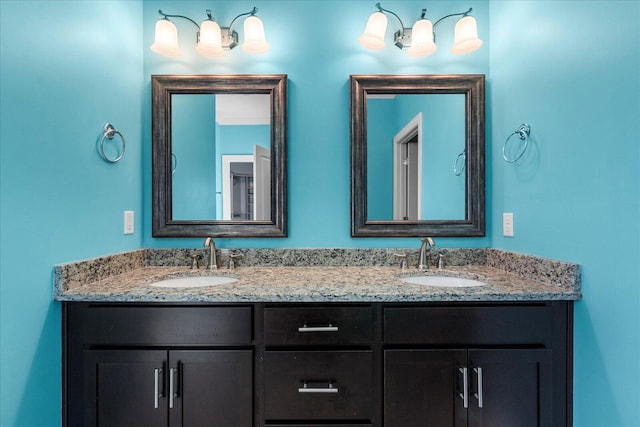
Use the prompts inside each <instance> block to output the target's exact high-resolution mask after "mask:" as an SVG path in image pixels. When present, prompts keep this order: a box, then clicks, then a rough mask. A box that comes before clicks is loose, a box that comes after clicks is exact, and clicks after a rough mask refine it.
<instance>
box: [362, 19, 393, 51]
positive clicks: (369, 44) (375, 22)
mask: <svg viewBox="0 0 640 427" xmlns="http://www.w3.org/2000/svg"><path fill="white" fill-rule="evenodd" d="M386 31H387V17H386V16H385V14H384V13H382V12H374V13H372V14H371V16H370V17H369V20H368V21H367V26H366V27H365V29H364V33H362V35H361V36H360V37H358V42H360V44H361V45H362V46H364V47H366V48H367V49H372V50H382V49H384V46H385V44H384V33H385V32H386Z"/></svg>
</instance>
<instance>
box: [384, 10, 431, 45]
mask: <svg viewBox="0 0 640 427" xmlns="http://www.w3.org/2000/svg"><path fill="white" fill-rule="evenodd" d="M376 7H377V8H378V10H379V11H380V12H382V13H385V12H386V13H388V14H390V15H393V16H394V17H395V18H396V19H397V20H398V23H399V24H400V35H401V37H404V24H403V23H402V19H400V17H399V16H398V15H397V14H395V13H394V12H392V11H390V10H388V9H384V8H383V7H382V6H380V3H376ZM422 10H423V11H424V12H425V13H426V11H427V10H426V9H422Z"/></svg>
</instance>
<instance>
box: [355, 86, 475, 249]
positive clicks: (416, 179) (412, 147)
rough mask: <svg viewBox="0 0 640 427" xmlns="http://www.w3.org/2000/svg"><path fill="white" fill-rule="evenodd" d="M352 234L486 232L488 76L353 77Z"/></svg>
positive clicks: (439, 234)
mask: <svg viewBox="0 0 640 427" xmlns="http://www.w3.org/2000/svg"><path fill="white" fill-rule="evenodd" d="M351 165H352V171H351V189H352V194H351V200H352V203H351V206H352V228H351V231H352V233H351V234H352V236H355V237H358V236H363V237H366V236H372V237H373V236H388V237H394V236H397V237H403V236H483V235H484V233H485V213H484V197H485V189H484V76H483V75H412V76H406V75H404V76H389V75H354V76H351Z"/></svg>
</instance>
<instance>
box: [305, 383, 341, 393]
mask: <svg viewBox="0 0 640 427" xmlns="http://www.w3.org/2000/svg"><path fill="white" fill-rule="evenodd" d="M328 384H329V385H328V386H327V387H309V386H308V384H307V382H306V381H305V382H304V383H303V384H302V387H300V388H298V393H337V392H338V388H337V387H334V386H333V384H332V383H331V382H329V383H328Z"/></svg>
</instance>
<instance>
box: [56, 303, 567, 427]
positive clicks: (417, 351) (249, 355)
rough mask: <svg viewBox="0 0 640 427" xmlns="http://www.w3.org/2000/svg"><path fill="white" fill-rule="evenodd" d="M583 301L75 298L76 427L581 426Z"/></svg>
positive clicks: (68, 378) (71, 398) (70, 313)
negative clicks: (577, 341)
mask: <svg viewBox="0 0 640 427" xmlns="http://www.w3.org/2000/svg"><path fill="white" fill-rule="evenodd" d="M572 307H573V306H572V303H571V302H567V301H554V302H531V303H424V304H404V303H398V304H383V303H373V304H338V303H325V304H316V303H313V304H312V303H290V304H262V303H260V304H247V305H241V304H229V305H215V306H214V305H206V304H196V305H177V304H115V303H114V304H92V303H64V310H63V322H64V325H63V326H64V328H63V337H64V376H63V382H64V411H63V419H64V425H66V426H128V425H131V426H134V425H135V426H145V425H149V426H176V425H183V426H200V425H206V426H213V427H217V426H220V427H230V426H232V427H282V426H287V427H344V426H349V427H383V426H384V427H412V426H420V427H429V426H435V427H448V426H452V427H461V426H469V427H480V426H507V425H508V426H516V425H517V426H519V427H520V426H523V427H527V426H542V427H544V426H553V427H558V426H570V425H571V374H572V369H571V366H572V365H571V357H572V355H571V348H572V334H571V331H572Z"/></svg>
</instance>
